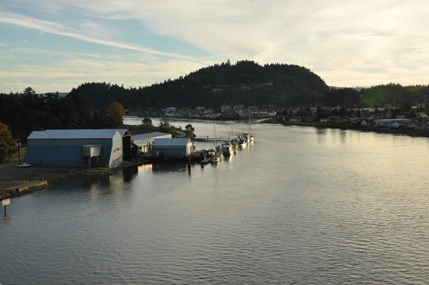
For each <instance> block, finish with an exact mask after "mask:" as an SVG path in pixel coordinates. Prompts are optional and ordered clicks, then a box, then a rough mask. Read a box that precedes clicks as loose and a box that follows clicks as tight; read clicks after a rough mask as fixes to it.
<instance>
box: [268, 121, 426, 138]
mask: <svg viewBox="0 0 429 285" xmlns="http://www.w3.org/2000/svg"><path fill="white" fill-rule="evenodd" d="M262 123H266V124H281V125H284V126H299V127H314V128H317V129H340V130H354V131H361V132H374V133H379V134H392V135H404V136H411V137H425V138H427V137H429V130H413V129H406V128H398V129H392V128H387V127H386V128H376V127H364V126H357V125H351V124H333V123H326V124H324V123H323V124H322V123H318V122H266V121H265V122H262Z"/></svg>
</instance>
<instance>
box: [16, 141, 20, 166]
mask: <svg viewBox="0 0 429 285" xmlns="http://www.w3.org/2000/svg"><path fill="white" fill-rule="evenodd" d="M15 146H16V147H17V148H18V165H20V164H21V153H20V152H19V148H20V146H21V140H20V139H17V140H16V143H15Z"/></svg>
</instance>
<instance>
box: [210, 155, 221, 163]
mask: <svg viewBox="0 0 429 285" xmlns="http://www.w3.org/2000/svg"><path fill="white" fill-rule="evenodd" d="M211 160H212V161H211V163H218V162H220V160H221V156H220V155H215V156H212V158H211Z"/></svg>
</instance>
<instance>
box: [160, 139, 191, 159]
mask: <svg viewBox="0 0 429 285" xmlns="http://www.w3.org/2000/svg"><path fill="white" fill-rule="evenodd" d="M192 150H193V146H192V142H191V140H190V139H189V138H179V139H163V138H156V139H155V140H154V141H153V144H152V155H156V156H166V157H185V156H188V155H190V154H191V153H192Z"/></svg>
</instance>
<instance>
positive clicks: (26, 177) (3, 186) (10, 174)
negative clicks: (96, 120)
mask: <svg viewBox="0 0 429 285" xmlns="http://www.w3.org/2000/svg"><path fill="white" fill-rule="evenodd" d="M144 162H145V161H144V160H142V159H136V160H133V161H130V162H124V163H123V164H122V165H121V166H120V167H117V168H115V169H108V168H102V169H91V170H89V169H82V168H77V167H26V168H18V165H17V164H16V163H2V164H0V199H3V198H8V197H15V196H19V195H22V194H27V193H32V192H34V191H38V190H41V189H46V188H48V187H49V183H50V182H52V181H56V180H61V179H67V178H71V177H74V176H83V175H111V174H114V173H115V172H116V171H117V170H119V169H123V168H126V167H131V166H134V165H140V164H143V163H144ZM17 189H18V191H17Z"/></svg>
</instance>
